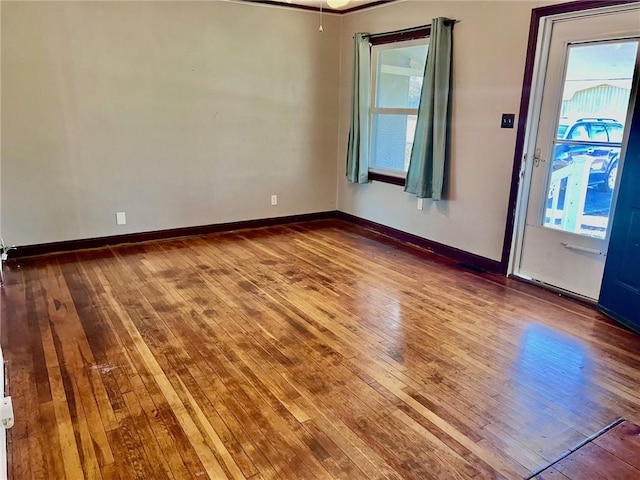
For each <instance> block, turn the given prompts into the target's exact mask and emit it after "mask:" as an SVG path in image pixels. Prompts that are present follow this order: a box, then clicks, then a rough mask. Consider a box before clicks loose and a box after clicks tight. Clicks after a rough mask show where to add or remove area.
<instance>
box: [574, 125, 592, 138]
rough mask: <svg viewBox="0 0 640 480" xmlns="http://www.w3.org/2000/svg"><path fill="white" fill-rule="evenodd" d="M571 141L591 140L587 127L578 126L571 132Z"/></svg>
mask: <svg viewBox="0 0 640 480" xmlns="http://www.w3.org/2000/svg"><path fill="white" fill-rule="evenodd" d="M569 140H589V133H588V132H587V127H586V126H585V125H576V126H575V127H574V128H573V130H571V131H570V132H569Z"/></svg>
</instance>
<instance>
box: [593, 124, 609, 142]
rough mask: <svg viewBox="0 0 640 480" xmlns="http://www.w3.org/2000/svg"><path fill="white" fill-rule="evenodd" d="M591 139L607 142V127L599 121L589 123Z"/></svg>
mask: <svg viewBox="0 0 640 480" xmlns="http://www.w3.org/2000/svg"><path fill="white" fill-rule="evenodd" d="M591 140H593V141H594V142H608V141H609V136H608V135H607V129H606V128H604V125H602V124H601V123H592V124H591Z"/></svg>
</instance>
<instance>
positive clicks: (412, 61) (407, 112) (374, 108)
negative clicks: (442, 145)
mask: <svg viewBox="0 0 640 480" xmlns="http://www.w3.org/2000/svg"><path fill="white" fill-rule="evenodd" d="M372 44H373V45H372V49H371V71H372V89H371V92H372V95H371V108H370V112H371V143H370V152H371V155H370V167H369V170H370V172H372V173H374V174H376V173H377V174H382V175H383V176H385V175H386V176H392V177H398V178H400V179H402V178H404V177H406V174H407V169H408V167H409V158H410V156H411V147H412V145H413V138H414V135H415V130H416V121H417V118H418V106H419V104H420V93H421V91H422V79H423V77H424V67H425V63H426V61H427V50H428V47H429V38H428V37H426V38H418V39H412V40H404V41H394V42H392V43H388V39H387V41H386V43H381V44H376V43H374V42H373V41H372ZM370 176H371V175H370ZM373 178H375V176H374V177H373Z"/></svg>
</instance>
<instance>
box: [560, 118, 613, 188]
mask: <svg viewBox="0 0 640 480" xmlns="http://www.w3.org/2000/svg"><path fill="white" fill-rule="evenodd" d="M623 133H624V125H623V124H622V123H620V122H618V121H617V120H614V119H611V118H580V119H578V120H577V121H576V122H575V123H574V124H572V125H571V124H568V123H566V122H563V121H562V119H561V121H560V124H559V125H558V136H557V138H558V140H559V142H558V143H557V144H556V147H555V151H554V157H553V158H554V160H553V169H554V170H557V169H559V168H562V167H565V166H567V165H569V164H571V162H572V161H573V158H575V157H577V156H588V157H591V160H592V163H591V171H590V173H589V185H590V186H596V187H597V188H598V189H600V190H602V191H605V192H609V191H612V190H613V188H614V187H615V184H616V176H617V174H618V160H619V158H620V147H621V145H622V134H623ZM563 140H565V141H567V143H564V142H563ZM572 142H579V143H572Z"/></svg>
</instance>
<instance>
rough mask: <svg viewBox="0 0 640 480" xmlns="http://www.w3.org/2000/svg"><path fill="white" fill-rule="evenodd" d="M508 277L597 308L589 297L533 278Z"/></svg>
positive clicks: (595, 303) (513, 274)
mask: <svg viewBox="0 0 640 480" xmlns="http://www.w3.org/2000/svg"><path fill="white" fill-rule="evenodd" d="M509 277H510V278H513V279H515V280H520V281H522V282H525V283H529V284H531V285H535V286H537V287H540V288H544V289H545V290H549V291H551V292H554V293H557V294H558V295H561V296H563V297H567V298H570V299H572V300H576V301H578V302H580V303H584V304H585V305H588V306H590V307H597V306H598V301H597V300H595V299H593V298H591V297H585V296H584V295H580V294H579V293H575V292H571V291H569V290H565V289H564V288H560V287H556V286H555V285H551V284H549V283H545V282H543V281H541V280H536V279H535V278H531V277H527V276H526V275H520V274H517V273H512V274H511V275H509Z"/></svg>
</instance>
